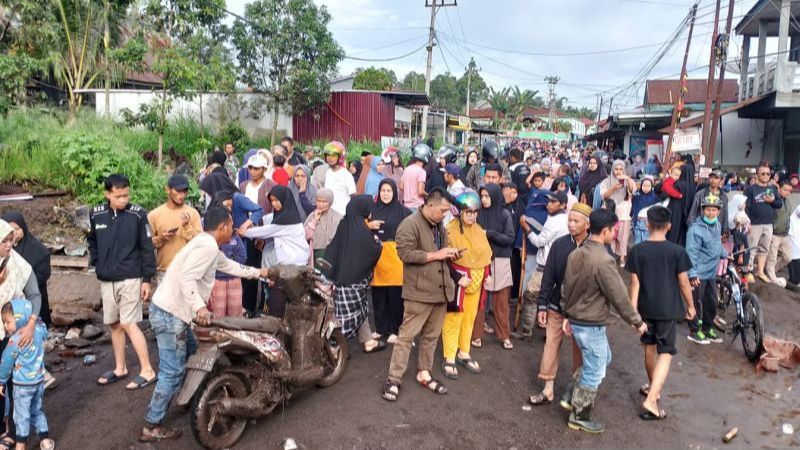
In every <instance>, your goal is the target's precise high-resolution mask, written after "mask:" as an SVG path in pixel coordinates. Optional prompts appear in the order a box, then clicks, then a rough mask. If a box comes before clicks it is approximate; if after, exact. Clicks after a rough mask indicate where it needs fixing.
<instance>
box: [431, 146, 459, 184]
mask: <svg viewBox="0 0 800 450" xmlns="http://www.w3.org/2000/svg"><path fill="white" fill-rule="evenodd" d="M457 151H458V150H457V149H456V148H455V147H453V146H452V145H450V144H446V145H443V146H442V148H440V149H439V151H438V152H437V153H436V160H434V161H431V162H430V163H429V164H428V170H427V176H428V178H427V180H426V181H425V192H430V191H431V189H433V188H435V187H440V188H444V189H447V186H448V185H447V182H446V181H445V179H444V172H445V170H444V169H445V167H446V166H447V165H448V164H450V163H454V162H456V157H457V156H458V155H457Z"/></svg>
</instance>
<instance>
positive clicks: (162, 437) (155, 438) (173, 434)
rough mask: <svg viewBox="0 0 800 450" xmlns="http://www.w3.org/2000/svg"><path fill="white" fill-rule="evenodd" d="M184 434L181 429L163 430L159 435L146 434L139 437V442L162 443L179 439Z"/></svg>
mask: <svg viewBox="0 0 800 450" xmlns="http://www.w3.org/2000/svg"><path fill="white" fill-rule="evenodd" d="M182 434H183V431H182V430H181V429H180V428H161V430H160V431H159V432H158V433H154V434H144V433H142V435H141V436H139V442H160V441H166V440H172V439H178V438H179V437H181V435H182Z"/></svg>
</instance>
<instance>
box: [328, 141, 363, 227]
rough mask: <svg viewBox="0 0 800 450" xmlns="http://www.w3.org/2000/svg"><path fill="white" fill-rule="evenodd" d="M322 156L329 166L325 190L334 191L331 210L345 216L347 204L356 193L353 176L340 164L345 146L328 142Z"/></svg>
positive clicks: (335, 142)
mask: <svg viewBox="0 0 800 450" xmlns="http://www.w3.org/2000/svg"><path fill="white" fill-rule="evenodd" d="M322 154H323V156H324V158H325V164H327V166H328V170H327V172H325V184H324V188H325V189H330V190H331V191H333V203H332V204H331V208H332V209H333V210H334V211H336V212H337V213H339V214H341V215H344V212H345V209H346V208H347V204H348V203H350V196H352V195H353V194H355V193H356V183H355V180H353V176H352V175H350V172H348V171H347V170H345V169H344V167H342V165H341V164H339V161H340V159H341V157H342V155H344V154H345V147H344V144H342V143H341V142H338V141H332V142H328V143H327V144H325V147H324V148H323V149H322Z"/></svg>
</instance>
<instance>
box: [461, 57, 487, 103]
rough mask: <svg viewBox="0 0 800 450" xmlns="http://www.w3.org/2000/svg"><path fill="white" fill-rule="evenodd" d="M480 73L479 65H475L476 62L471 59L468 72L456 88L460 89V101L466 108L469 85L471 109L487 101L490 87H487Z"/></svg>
mask: <svg viewBox="0 0 800 450" xmlns="http://www.w3.org/2000/svg"><path fill="white" fill-rule="evenodd" d="M478 72H479V69H478V65H477V64H475V60H474V59H470V62H469V66H467V70H466V71H465V72H464V75H462V76H461V78H459V79H458V83H457V84H456V86H457V88H458V95H459V101H460V102H461V104H462V105H464V107H466V104H467V84H469V104H470V107H473V106H474V105H475V104H476V103H477V102H479V101H481V100H484V99H486V95H487V94H488V93H489V87H488V86H486V82H485V81H484V80H483V77H481V75H480V73H478ZM468 82H469V83H468ZM462 109H463V108H462Z"/></svg>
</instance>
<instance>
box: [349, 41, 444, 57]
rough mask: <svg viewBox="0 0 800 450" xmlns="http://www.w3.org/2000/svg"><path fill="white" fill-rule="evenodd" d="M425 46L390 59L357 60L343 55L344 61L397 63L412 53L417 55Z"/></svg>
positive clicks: (425, 44)
mask: <svg viewBox="0 0 800 450" xmlns="http://www.w3.org/2000/svg"><path fill="white" fill-rule="evenodd" d="M427 46H428V43H427V42H425V43H424V44H422V46H421V47H417V48H415V49H414V50H411V51H410V52H408V53H404V54H402V55H400V56H393V57H391V58H358V57H355V56H347V55H345V57H344V59H351V60H353V61H365V62H388V61H397V60H398V59H403V58H407V57H409V56H411V55H413V54H414V53H417V52H418V51H420V50H422V49H423V48H425V47H427Z"/></svg>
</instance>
